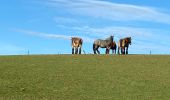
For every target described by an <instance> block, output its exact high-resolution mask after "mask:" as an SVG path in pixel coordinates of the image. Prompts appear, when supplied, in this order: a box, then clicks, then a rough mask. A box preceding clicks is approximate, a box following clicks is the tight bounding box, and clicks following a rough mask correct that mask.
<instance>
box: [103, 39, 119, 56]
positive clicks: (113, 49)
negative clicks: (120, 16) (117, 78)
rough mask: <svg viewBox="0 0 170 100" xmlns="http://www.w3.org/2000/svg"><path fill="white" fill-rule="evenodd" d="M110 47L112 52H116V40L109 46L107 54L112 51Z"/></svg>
mask: <svg viewBox="0 0 170 100" xmlns="http://www.w3.org/2000/svg"><path fill="white" fill-rule="evenodd" d="M109 49H111V50H112V54H116V49H117V45H116V42H115V41H113V42H112V43H111V45H110V47H109V48H106V54H109V52H110V51H109Z"/></svg>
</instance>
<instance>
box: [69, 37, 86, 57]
mask: <svg viewBox="0 0 170 100" xmlns="http://www.w3.org/2000/svg"><path fill="white" fill-rule="evenodd" d="M71 45H72V54H78V51H79V54H81V48H82V45H83V40H82V39H81V38H79V37H72V38H71ZM78 48H79V50H78ZM74 49H75V50H74ZM74 51H75V52H74Z"/></svg>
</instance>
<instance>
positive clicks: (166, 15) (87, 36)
mask: <svg viewBox="0 0 170 100" xmlns="http://www.w3.org/2000/svg"><path fill="white" fill-rule="evenodd" d="M168 4H170V1H168V0H1V1H0V12H1V13H0V34H1V36H0V55H18V54H27V52H28V50H29V52H30V54H71V41H70V37H72V36H79V37H81V38H83V40H84V43H83V50H85V52H86V53H92V52H93V51H92V44H93V41H94V40H95V39H105V38H107V37H109V36H110V35H114V36H115V37H114V40H115V41H116V42H118V40H119V39H120V38H123V37H127V36H131V37H132V45H130V47H129V53H130V54H149V52H150V50H151V51H152V53H153V54H170V6H169V5H168ZM100 51H101V52H102V53H104V51H105V49H100Z"/></svg>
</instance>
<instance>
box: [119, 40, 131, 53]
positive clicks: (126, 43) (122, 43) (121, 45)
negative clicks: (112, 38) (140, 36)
mask: <svg viewBox="0 0 170 100" xmlns="http://www.w3.org/2000/svg"><path fill="white" fill-rule="evenodd" d="M129 44H130V45H131V37H126V38H123V39H120V40H119V43H118V54H120V51H119V50H120V49H121V54H128V48H129Z"/></svg>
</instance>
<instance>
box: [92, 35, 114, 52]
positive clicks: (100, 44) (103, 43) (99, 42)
mask: <svg viewBox="0 0 170 100" xmlns="http://www.w3.org/2000/svg"><path fill="white" fill-rule="evenodd" d="M112 42H113V36H110V37H109V38H107V39H105V40H102V39H97V40H95V41H94V43H93V51H94V54H96V51H97V53H98V54H100V51H99V50H98V48H99V47H101V48H107V49H108V50H109V49H110V46H111V43H112Z"/></svg>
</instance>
